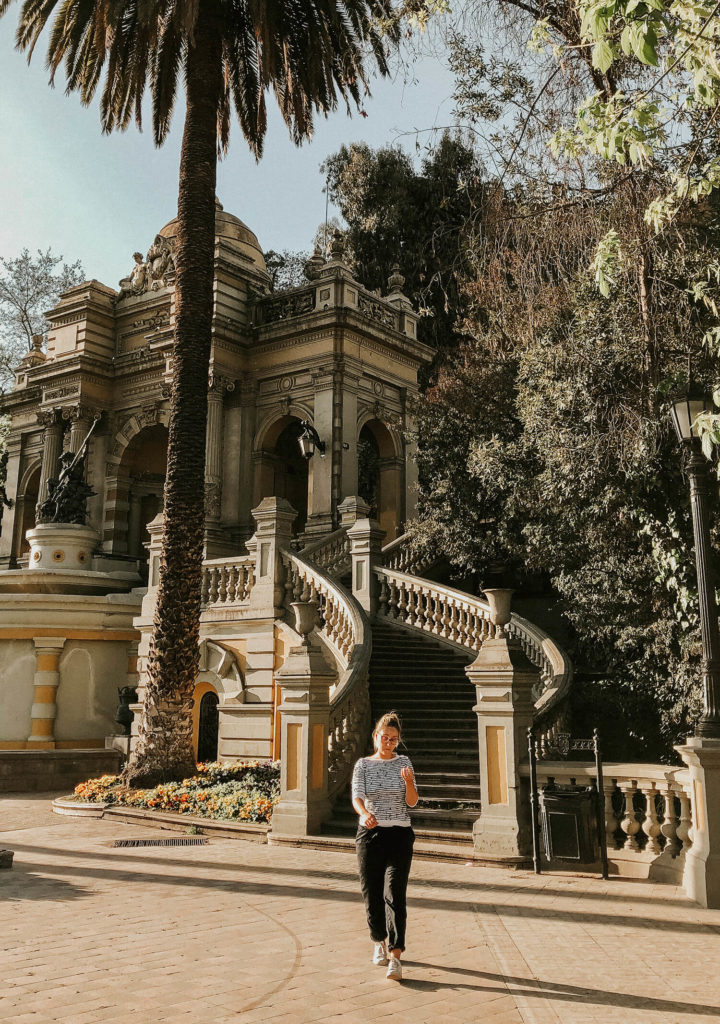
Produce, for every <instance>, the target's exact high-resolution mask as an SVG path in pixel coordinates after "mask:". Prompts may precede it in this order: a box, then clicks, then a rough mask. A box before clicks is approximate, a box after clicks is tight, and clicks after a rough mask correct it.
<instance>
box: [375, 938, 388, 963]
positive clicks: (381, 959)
mask: <svg viewBox="0 0 720 1024" xmlns="http://www.w3.org/2000/svg"><path fill="white" fill-rule="evenodd" d="M387 962H388V961H387V952H386V950H385V943H384V942H376V943H375V952H374V953H373V963H374V964H376V965H377V966H378V967H384V966H385V964H386V963H387Z"/></svg>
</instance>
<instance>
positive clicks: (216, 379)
mask: <svg viewBox="0 0 720 1024" xmlns="http://www.w3.org/2000/svg"><path fill="white" fill-rule="evenodd" d="M234 390H235V381H234V380H233V379H232V377H225V376H223V375H222V374H215V373H211V374H210V377H209V378H208V393H210V394H216V395H220V396H222V395H225V394H226V393H229V392H231V391H234Z"/></svg>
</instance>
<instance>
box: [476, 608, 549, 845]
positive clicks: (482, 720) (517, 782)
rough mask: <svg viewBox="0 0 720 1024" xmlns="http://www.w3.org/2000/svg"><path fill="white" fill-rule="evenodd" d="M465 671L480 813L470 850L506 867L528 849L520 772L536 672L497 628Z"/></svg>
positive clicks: (527, 811)
mask: <svg viewBox="0 0 720 1024" xmlns="http://www.w3.org/2000/svg"><path fill="white" fill-rule="evenodd" d="M465 671H466V673H467V676H468V679H469V680H470V682H471V683H472V684H473V685H474V686H475V693H476V697H477V704H476V705H475V707H474V708H473V710H474V711H475V713H476V714H477V718H478V739H479V747H480V799H481V804H482V811H481V814H480V817H479V818H478V819H477V821H476V822H475V824H474V825H473V842H474V845H475V850H476V851H477V852H478V853H480V854H484V855H488V856H492V857H497V858H498V859H504V860H507V861H509V862H513V861H517V860H518V859H521V860H526V859H527V857H528V856H529V855H530V853H531V850H532V829H531V824H530V796H529V789H528V787H527V785H526V784H525V782H524V781H523V780H521V778H520V771H519V768H520V763H521V762H522V761H523V760H524V759H525V755H526V753H527V730H528V728H529V727H530V725H531V724H532V720H533V710H534V708H533V700H532V688H533V686H534V685H535V683H536V682H537V679H538V676H539V673H538V670H537V669H536V668H535V666H534V665H532V664H531V663H530V661H528V659H527V657H526V656H525V654H524V653H523V651H522V648H521V646H520V643H519V641H517V640H514V639H510V637H508V636H506V635H505V634H504V632H502V627H497V626H496V636H495V638H494V639H491V640H486V641H485V642H484V643H483V645H482V647H481V648H480V653H479V654H478V656H477V658H476V659H475V661H474V662H473V663H472V665H468V667H467V668H466V669H465Z"/></svg>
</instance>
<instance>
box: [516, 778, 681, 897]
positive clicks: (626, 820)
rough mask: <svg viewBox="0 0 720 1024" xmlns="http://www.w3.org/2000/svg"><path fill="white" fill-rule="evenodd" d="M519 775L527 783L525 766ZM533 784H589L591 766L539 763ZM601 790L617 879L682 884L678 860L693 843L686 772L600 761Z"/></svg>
mask: <svg viewBox="0 0 720 1024" xmlns="http://www.w3.org/2000/svg"><path fill="white" fill-rule="evenodd" d="M520 774H521V775H522V776H523V777H525V778H528V777H529V775H530V767H529V765H527V764H525V765H522V766H521V768H520ZM537 780H538V789H539V790H541V789H542V788H543V786H546V785H552V784H556V785H567V784H573V785H580V786H583V785H587V786H590V785H594V784H595V765H594V763H593V764H590V763H581V762H577V761H542V760H539V761H538V763H537ZM603 789H604V792H603V802H604V815H605V835H606V837H607V847H608V859H609V861H610V863H611V868H614V870H615V871H616V872H618V873H621V874H623V875H631V876H635V877H650V878H654V879H655V880H657V881H667V882H673V883H675V884H678V885H680V884H682V881H683V867H684V855H685V854H686V853H687V852H688V851H689V850H690V849H691V847H692V844H693V825H692V822H693V818H692V805H691V801H692V789H691V785H690V775H689V772H688V770H687V768H685V767H682V768H679V767H678V768H676V767H671V766H668V765H654V764H632V763H626V764H614V763H611V762H605V763H604V764H603ZM681 855H682V856H681Z"/></svg>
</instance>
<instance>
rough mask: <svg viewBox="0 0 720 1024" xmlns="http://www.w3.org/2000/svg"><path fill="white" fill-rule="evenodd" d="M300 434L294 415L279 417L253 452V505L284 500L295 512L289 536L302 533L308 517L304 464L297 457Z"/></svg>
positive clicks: (305, 463)
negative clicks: (276, 499)
mask: <svg viewBox="0 0 720 1024" xmlns="http://www.w3.org/2000/svg"><path fill="white" fill-rule="evenodd" d="M301 433H302V427H301V425H300V420H299V419H298V418H297V417H296V416H283V417H282V418H281V419H279V420H277V421H276V422H275V423H273V425H272V426H271V427H270V429H269V430H268V431H267V433H266V434H265V437H264V438H263V443H262V448H261V449H260V451H259V452H258V453H257V456H256V459H257V462H256V475H255V504H259V503H260V502H261V501H262V499H263V498H270V497H276V498H285V499H286V500H287V501H289V502H290V504H291V505H292V507H293V508H294V509H295V510H296V511H297V519H296V520H295V522H294V524H293V533H295V534H298V533H302V531H303V530H304V529H305V523H306V522H307V515H308V464H307V461H306V460H305V459H304V458H303V457H302V455H301V454H300V444H299V442H298V438H299V437H300V434H301Z"/></svg>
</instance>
